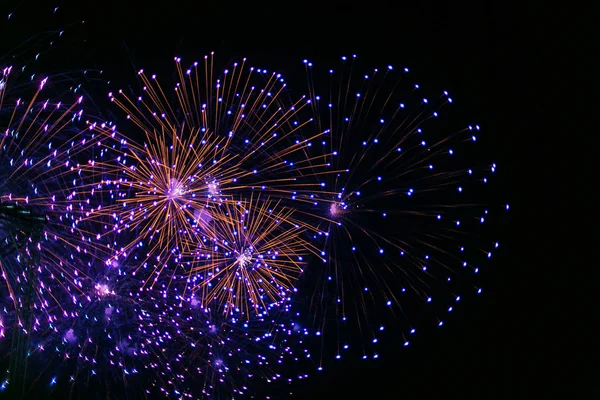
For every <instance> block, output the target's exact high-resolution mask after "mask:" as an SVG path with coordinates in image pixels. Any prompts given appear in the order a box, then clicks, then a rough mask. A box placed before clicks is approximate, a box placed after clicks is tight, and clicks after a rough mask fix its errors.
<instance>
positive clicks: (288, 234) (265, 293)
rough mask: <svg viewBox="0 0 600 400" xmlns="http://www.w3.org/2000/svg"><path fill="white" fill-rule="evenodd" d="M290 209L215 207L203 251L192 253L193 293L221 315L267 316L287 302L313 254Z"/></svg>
mask: <svg viewBox="0 0 600 400" xmlns="http://www.w3.org/2000/svg"><path fill="white" fill-rule="evenodd" d="M293 212H294V211H293V210H291V209H289V208H285V207H281V206H280V204H279V202H278V201H271V200H269V199H266V200H262V199H255V198H250V200H249V201H239V202H237V203H235V204H232V203H229V202H227V203H224V204H223V205H221V206H220V207H218V208H217V210H216V213H217V214H220V217H219V218H217V219H215V221H214V223H213V224H211V227H210V229H209V230H210V239H209V240H208V241H207V242H208V245H207V246H206V247H209V248H208V249H207V250H205V251H203V250H199V251H198V252H197V253H196V260H197V262H196V263H195V264H194V267H193V268H192V269H190V276H191V275H192V274H194V275H195V276H196V277H200V279H201V281H200V283H198V284H196V286H195V287H194V291H195V292H196V293H200V294H201V298H202V299H205V303H206V304H207V305H208V304H210V303H211V302H213V301H215V302H216V303H217V304H218V305H219V306H221V305H222V306H223V311H224V312H225V313H227V312H233V311H235V312H241V313H242V314H245V315H248V312H249V311H250V310H252V309H253V310H254V311H256V312H264V311H268V309H270V308H271V307H273V306H276V305H279V304H280V303H282V302H285V301H286V300H289V296H290V294H291V292H292V291H294V284H295V282H296V280H297V279H298V277H299V276H300V274H301V273H302V271H303V268H304V263H305V261H304V258H305V257H306V256H308V255H310V254H311V253H316V252H317V249H316V248H315V247H314V246H312V245H311V244H310V243H309V242H307V241H306V240H305V237H304V235H303V234H304V232H305V229H304V228H302V227H300V226H299V225H296V224H293V223H292V222H291V216H292V214H293Z"/></svg>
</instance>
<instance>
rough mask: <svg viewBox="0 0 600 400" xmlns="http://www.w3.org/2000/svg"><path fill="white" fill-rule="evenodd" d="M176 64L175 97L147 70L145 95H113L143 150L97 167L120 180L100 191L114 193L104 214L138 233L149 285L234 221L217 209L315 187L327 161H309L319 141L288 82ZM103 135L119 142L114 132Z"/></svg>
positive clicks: (107, 129)
mask: <svg viewBox="0 0 600 400" xmlns="http://www.w3.org/2000/svg"><path fill="white" fill-rule="evenodd" d="M176 65H177V71H178V74H179V79H180V82H179V83H178V84H177V85H176V86H175V90H174V97H175V99H171V98H170V97H169V96H168V95H167V94H165V90H164V89H163V88H162V87H161V86H160V85H159V84H158V82H157V78H156V76H155V75H152V76H150V77H148V76H147V75H146V74H145V73H144V72H143V71H140V73H139V76H140V78H141V80H142V82H143V84H144V87H143V91H142V92H143V93H142V95H141V96H139V97H137V98H134V99H132V98H131V97H129V96H127V95H125V94H124V93H123V92H121V91H119V92H118V93H115V94H112V93H111V94H110V97H111V100H112V101H113V102H114V103H116V104H117V105H118V106H119V107H120V108H121V109H122V110H123V111H124V112H125V113H126V116H127V119H128V120H130V121H132V122H133V124H134V125H133V127H131V126H128V127H127V130H132V129H135V130H137V132H138V133H133V136H138V137H139V136H142V137H143V142H144V144H143V145H140V144H137V143H136V142H135V141H133V140H131V141H127V143H126V144H125V145H124V146H123V147H122V148H121V149H120V152H121V153H120V154H118V155H116V156H115V157H114V163H113V164H105V165H94V168H102V169H103V171H106V174H107V176H110V177H112V178H111V179H107V180H104V181H103V182H102V186H103V189H104V190H108V191H112V192H114V195H115V201H114V202H113V204H112V205H111V204H109V205H106V206H104V207H103V208H102V210H97V212H96V215H98V216H100V217H101V216H102V215H112V216H113V219H114V224H116V225H119V227H118V228H117V229H121V230H127V231H129V232H135V238H136V241H135V243H140V242H142V243H143V245H144V247H145V248H146V249H147V254H148V260H149V259H150V257H152V262H153V263H155V264H156V268H155V270H154V271H153V274H149V275H148V276H147V280H146V283H145V285H144V286H148V285H152V284H153V282H154V280H155V279H156V278H157V277H158V276H160V275H161V274H163V272H164V266H165V265H166V263H167V261H169V260H171V259H176V260H177V261H182V257H183V256H182V254H189V253H192V250H193V249H194V248H195V247H196V244H197V243H200V242H202V240H203V236H204V235H205V233H206V230H205V228H206V225H207V224H210V223H211V222H213V221H217V220H219V219H224V218H225V219H228V217H226V216H224V214H223V213H222V212H219V211H218V210H219V208H218V207H217V206H218V205H220V204H227V203H231V202H233V203H235V202H236V201H237V200H236V199H237V198H238V197H239V196H244V197H246V198H248V197H249V196H251V194H252V192H253V191H261V192H264V193H265V195H267V196H270V197H272V198H274V199H277V198H283V197H289V196H291V194H292V193H294V192H297V191H298V190H299V191H300V192H301V193H304V192H306V191H307V190H309V189H310V186H311V185H313V182H312V180H307V179H305V177H306V176H310V175H311V174H313V173H314V172H311V171H314V169H315V168H316V167H315V166H316V165H318V164H319V162H318V159H312V160H309V159H307V158H306V148H308V147H310V146H311V140H313V139H314V138H315V137H319V136H320V135H321V134H320V133H315V134H314V135H313V136H312V137H310V138H305V137H302V136H301V135H300V134H299V132H300V130H301V128H302V127H303V126H304V125H306V123H307V122H308V121H302V120H298V118H296V116H297V114H298V113H299V111H301V110H302V109H303V108H305V107H306V105H307V103H306V101H305V100H304V99H303V98H302V97H300V99H299V100H298V101H293V102H286V99H287V97H286V96H284V95H283V94H285V93H286V92H285V88H286V85H285V83H284V82H283V78H281V75H279V74H276V73H268V72H267V71H265V70H261V69H254V68H252V67H248V66H247V65H246V62H245V60H244V61H242V62H241V63H239V64H238V63H234V64H233V65H232V66H231V69H226V70H224V72H223V73H222V75H221V76H220V77H218V78H216V73H215V72H214V67H213V59H212V56H210V57H209V56H207V57H205V59H204V63H194V65H193V66H192V67H191V68H190V69H189V70H186V71H185V72H184V71H183V70H182V69H181V66H180V60H179V59H176ZM95 130H96V131H97V132H99V133H100V134H104V135H107V136H111V135H114V132H115V131H116V127H115V126H114V125H112V126H108V125H96V126H95ZM140 134H141V135H140ZM319 157H320V156H319ZM135 243H134V242H132V243H131V244H130V245H129V246H133V245H135ZM163 275H164V274H163ZM171 276H172V275H171Z"/></svg>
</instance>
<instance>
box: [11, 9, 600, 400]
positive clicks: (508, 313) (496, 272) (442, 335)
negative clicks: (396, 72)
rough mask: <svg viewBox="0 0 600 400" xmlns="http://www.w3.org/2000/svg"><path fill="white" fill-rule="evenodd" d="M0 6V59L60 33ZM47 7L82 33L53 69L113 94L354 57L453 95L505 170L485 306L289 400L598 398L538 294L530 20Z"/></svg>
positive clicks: (508, 12)
mask: <svg viewBox="0 0 600 400" xmlns="http://www.w3.org/2000/svg"><path fill="white" fill-rule="evenodd" d="M2 3H3V4H2V7H0V11H1V15H0V17H1V18H2V19H3V21H2V22H1V23H0V26H2V28H1V32H2V43H1V47H0V48H1V49H2V51H4V50H5V49H6V48H10V46H11V45H8V43H11V44H12V45H14V44H17V43H19V42H20V41H21V39H23V38H25V37H27V36H28V35H29V36H30V35H31V34H32V33H34V32H36V31H37V28H36V26H37V27H38V28H39V29H45V28H46V27H50V26H57V25H59V24H57V23H56V22H55V21H53V22H48V21H47V20H46V18H47V17H48V15H51V14H52V11H51V10H52V8H54V6H55V5H54V3H52V7H50V5H44V6H39V7H36V4H37V3H36V2H33V1H31V2H27V1H25V2H22V4H20V5H19V6H18V7H16V8H15V7H14V5H13V4H11V5H10V7H5V5H4V3H5V1H3V2H2ZM39 3H42V2H39ZM55 3H56V5H60V7H61V8H60V11H59V13H58V14H57V20H58V21H64V23H68V22H75V21H78V20H85V24H84V26H83V27H77V30H80V31H81V36H80V37H79V38H78V39H81V38H85V43H80V42H81V41H80V40H78V39H75V38H70V39H69V40H73V45H72V46H73V48H78V49H83V51H80V52H77V53H76V54H75V55H72V56H70V57H69V58H66V59H62V60H61V61H60V63H64V65H55V64H53V67H55V68H56V70H57V71H58V70H60V69H63V68H82V66H83V67H86V68H89V69H102V70H104V71H105V72H104V73H105V74H106V75H108V76H110V77H111V79H112V80H113V84H111V87H113V88H114V87H117V86H120V84H121V82H122V84H123V85H125V84H126V82H130V81H132V78H133V77H134V73H135V71H136V70H137V69H139V68H142V67H143V68H145V69H147V70H149V71H158V72H159V73H160V71H165V73H166V74H169V73H170V72H169V71H172V59H173V57H174V56H176V55H177V56H180V57H182V58H184V60H187V61H193V59H194V58H195V57H198V56H200V55H204V54H205V53H207V52H210V51H215V52H216V54H217V55H218V56H219V57H222V60H225V61H226V60H228V57H230V56H244V57H248V58H250V59H251V60H253V61H256V64H261V65H264V66H268V67H269V68H271V69H276V70H280V71H282V72H283V73H284V74H285V71H286V70H288V69H289V68H291V67H290V66H291V65H294V66H296V65H297V64H298V62H299V61H300V60H302V59H303V58H310V59H314V60H325V61H327V60H336V59H337V58H338V57H339V56H340V55H343V54H358V55H359V57H361V58H363V59H368V60H369V63H371V64H379V63H391V64H395V65H409V66H410V67H411V69H412V70H413V71H414V72H415V73H416V74H417V76H419V77H422V78H423V79H422V81H423V82H427V85H428V86H430V87H434V88H442V87H443V88H448V90H449V91H451V92H452V94H453V96H454V97H455V98H456V99H457V100H459V103H460V109H458V110H456V109H455V110H453V112H456V113H458V114H459V117H462V115H464V116H465V119H475V120H477V121H478V122H479V124H481V125H482V126H484V127H485V137H486V138H485V139H486V140H485V144H484V145H483V146H484V148H483V149H485V151H486V152H487V153H488V154H489V155H491V158H492V159H493V160H495V161H496V162H497V163H498V164H499V165H500V166H501V173H500V174H499V176H498V177H497V179H496V180H495V182H494V185H497V186H498V187H500V188H501V192H502V193H503V195H504V196H505V200H506V201H507V202H509V203H510V204H511V209H512V213H510V214H509V215H508V218H507V219H506V221H504V223H503V225H502V226H503V227H502V232H501V235H500V242H501V243H502V249H501V251H499V252H497V257H496V258H495V260H493V261H492V262H491V264H490V265H489V266H488V267H487V268H486V271H485V276H484V278H483V279H484V284H483V287H484V289H485V295H482V296H481V297H479V298H476V299H474V301H470V302H469V303H468V304H467V303H465V304H463V307H462V308H461V310H460V311H458V312H457V313H455V314H454V315H453V316H452V318H449V319H448V321H447V324H446V325H445V326H444V328H443V329H439V330H435V331H432V332H431V333H428V334H426V335H423V336H421V337H419V338H418V340H415V341H414V345H412V346H411V347H410V348H408V349H405V348H401V347H400V346H394V345H393V343H391V342H386V343H385V344H384V345H383V346H384V349H385V351H384V349H382V350H381V352H380V353H381V355H382V357H381V358H380V360H379V361H378V362H377V363H374V364H369V367H360V365H361V364H359V365H358V366H356V367H355V366H352V365H349V366H348V367H344V365H342V366H340V367H336V368H329V369H328V371H327V372H324V373H322V374H321V375H317V374H313V375H312V376H311V378H310V379H309V380H308V381H305V382H303V384H302V385H300V384H296V385H294V386H293V387H292V388H291V389H292V390H293V392H294V393H295V394H296V395H297V396H295V397H294V398H311V399H314V400H316V399H326V398H337V396H340V397H339V398H365V399H367V398H369V399H380V398H381V399H388V398H389V399H396V398H405V399H412V398H420V399H427V398H449V399H451V398H482V399H486V398H547V397H548V396H551V395H555V394H565V395H569V397H570V398H599V397H600V392H599V391H598V386H597V384H596V385H592V381H591V380H589V381H581V382H577V383H574V382H573V380H572V376H571V373H569V372H565V371H564V370H565V368H568V367H566V365H565V363H564V362H563V361H562V360H563V359H564V357H563V356H564V354H563V350H562V348H561V347H560V346H558V343H557V342H558V341H560V339H559V338H557V337H556V336H560V334H559V333H557V332H554V331H561V330H563V329H565V325H566V322H556V321H555V322H554V323H553V322H552V320H555V319H556V317H557V315H560V314H562V315H567V316H568V312H567V311H568V310H561V309H560V308H556V300H555V299H554V298H552V296H551V294H552V291H551V290H550V289H548V286H549V280H550V279H551V277H552V276H553V275H554V274H553V273H552V272H550V271H552V270H554V268H555V263H556V260H555V259H554V258H553V257H552V254H553V253H552V251H551V248H550V247H548V246H549V244H550V243H553V242H554V241H555V240H556V239H555V238H553V237H552V234H551V232H552V231H551V229H549V227H550V222H549V220H548V219H547V218H546V217H547V213H548V212H550V211H551V208H552V206H551V205H550V204H549V203H548V201H546V200H545V199H547V198H548V197H550V196H552V190H553V189H552V187H553V185H552V184H551V181H552V178H551V177H548V176H547V175H545V173H544V168H543V164H544V162H543V159H544V158H545V154H546V153H547V152H549V151H550V150H549V146H550V145H549V141H550V139H549V137H548V135H547V132H546V131H545V129H542V124H541V123H540V120H541V119H543V118H545V117H542V115H543V113H544V106H543V99H544V97H545V96H546V91H547V88H546V82H544V80H543V79H540V71H541V69H542V68H543V66H544V65H545V64H546V63H548V62H549V56H548V55H547V53H546V51H547V43H545V38H544V35H543V34H542V33H541V31H540V30H539V29H538V18H540V17H539V16H538V15H537V14H536V12H535V11H533V10H525V9H521V8H518V9H509V8H508V7H504V6H499V5H497V4H488V2H481V3H480V4H477V5H464V4H462V5H457V4H454V3H455V2H442V4H433V3H431V2H411V3H410V5H403V6H399V5H396V4H395V2H376V1H374V2H365V3H364V4H363V5H360V6H359V5H356V6H351V5H349V3H348V2H345V3H340V5H339V6H337V7H334V6H331V7H329V6H324V5H323V2H321V3H320V4H319V3H315V4H314V5H309V4H308V3H304V2H296V3H289V4H288V3H284V2H281V3H279V4H276V5H274V4H267V3H258V2H253V3H252V4H248V3H246V4H244V5H243V6H241V7H240V6H237V5H236V3H235V2H229V3H228V4H222V5H220V6H218V7H217V6H212V5H209V6H205V5H204V3H207V4H208V3H213V2H198V4H201V5H200V6H191V5H183V2H159V3H156V5H150V2H139V3H138V5H136V6H135V7H134V6H132V5H131V6H130V5H127V6H126V5H125V3H129V2H125V1H121V2H112V1H103V2H93V3H94V5H93V6H84V5H82V4H83V3H84V2H80V4H76V3H74V2H73V4H61V3H60V2H55ZM132 3H134V2H132ZM341 4H344V5H343V6H342V5H341ZM7 10H13V11H14V17H13V18H14V19H13V20H11V21H10V27H9V26H8V24H7V28H10V29H6V28H5V27H4V24H5V23H6V19H5V16H6V15H7V14H8V13H9V12H10V11H7ZM25 24H28V25H29V26H25ZM7 38H8V40H7ZM106 75H105V76H106ZM113 85H114V86H113ZM96 90H98V93H102V90H104V88H102V87H100V85H98V88H97V89H96ZM483 149H482V150H483ZM544 271H545V272H544ZM563 307H564V306H563ZM595 364H597V363H595ZM580 392H581V395H584V396H585V397H580V395H579V393H580ZM342 394H343V396H342ZM57 398H60V395H59V396H58V397H57ZM90 398H96V397H90ZM274 398H277V397H274Z"/></svg>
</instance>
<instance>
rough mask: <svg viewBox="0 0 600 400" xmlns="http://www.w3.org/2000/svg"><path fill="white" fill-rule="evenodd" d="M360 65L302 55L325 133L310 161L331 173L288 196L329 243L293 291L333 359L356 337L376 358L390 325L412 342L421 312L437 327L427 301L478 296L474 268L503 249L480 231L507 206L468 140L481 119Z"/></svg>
mask: <svg viewBox="0 0 600 400" xmlns="http://www.w3.org/2000/svg"><path fill="white" fill-rule="evenodd" d="M357 64H359V63H358V62H357V61H356V60H355V57H349V58H346V57H343V58H342V65H341V66H340V67H339V68H337V69H335V70H333V69H330V70H321V71H320V70H319V69H315V68H316V67H314V68H313V65H312V63H311V62H309V61H305V66H306V70H307V77H308V83H309V96H308V98H309V103H310V105H311V112H312V115H313V118H312V121H313V122H314V126H313V127H312V131H314V132H324V135H323V136H322V137H321V138H320V140H321V143H320V144H321V146H319V147H318V148H317V147H316V146H313V148H311V149H309V150H308V158H309V159H313V158H317V157H318V156H317V154H318V153H319V152H321V153H322V154H323V159H324V160H325V165H326V166H327V168H329V169H331V170H332V171H334V172H333V173H319V174H315V175H313V176H312V177H311V178H312V179H314V181H315V183H316V184H318V185H317V186H316V187H318V188H319V190H313V191H311V192H309V193H303V194H298V195H297V196H294V197H293V200H294V201H295V203H286V205H288V206H291V207H295V208H296V216H298V215H301V218H298V217H296V218H297V219H296V222H295V223H297V224H299V225H301V226H303V227H304V228H305V229H306V230H307V231H308V232H312V238H313V240H314V243H315V246H322V248H323V249H324V251H323V253H322V257H321V258H322V260H323V264H322V266H321V267H320V268H319V270H318V271H317V270H315V269H312V270H311V267H308V268H307V270H308V271H309V272H312V274H311V273H309V275H310V276H309V277H308V278H307V279H305V280H303V281H302V282H301V283H300V285H299V286H298V290H299V291H300V292H302V293H303V294H304V296H308V297H309V299H310V302H309V303H310V306H309V308H308V315H311V316H312V318H311V325H312V326H314V328H315V332H314V334H315V335H318V336H320V337H321V338H319V342H320V341H323V343H327V345H325V348H323V349H322V351H323V352H324V353H325V354H326V355H327V357H328V356H334V357H335V358H338V359H339V358H342V354H343V353H345V352H347V351H350V350H348V349H349V348H351V346H350V345H349V343H350V341H352V340H355V341H356V338H357V337H361V338H362V340H360V345H359V346H356V348H358V349H359V351H358V354H357V355H358V356H359V357H360V358H363V359H368V358H372V357H375V358H377V357H378V356H377V343H378V341H379V339H378V338H379V336H380V335H382V334H383V333H382V332H381V331H383V330H384V329H385V325H389V324H391V325H395V326H397V327H399V329H401V335H402V337H403V339H402V340H401V342H402V343H404V344H405V345H408V343H409V337H410V335H411V334H413V333H415V331H416V329H415V326H414V321H415V320H422V319H423V315H424V314H425V313H427V314H431V313H434V315H436V317H435V324H436V325H439V326H442V325H443V318H444V317H443V316H440V315H439V309H436V311H432V310H433V309H434V308H432V307H433V306H431V305H430V303H432V302H434V300H432V299H434V298H435V302H437V303H440V304H441V305H442V306H444V305H445V311H446V312H451V311H452V310H453V307H455V304H454V303H456V302H459V301H460V299H461V296H462V297H464V296H465V295H467V294H469V293H473V294H475V293H480V292H481V289H480V287H479V286H477V284H476V281H474V280H473V279H472V275H476V274H477V273H478V272H479V271H480V266H481V264H482V263H485V262H486V260H487V259H488V258H490V257H491V256H492V253H493V251H494V249H495V248H497V247H498V243H497V242H495V241H493V240H487V239H485V234H484V231H483V230H482V228H483V225H485V223H486V222H487V221H488V220H489V219H490V217H491V213H492V212H493V211H498V210H500V211H501V210H502V208H504V207H503V206H499V205H497V204H498V201H497V200H496V199H492V198H491V196H487V197H486V196H485V194H486V193H487V190H488V188H487V186H489V179H490V178H491V176H492V175H493V174H494V173H495V172H496V169H497V166H496V164H494V163H487V162H486V160H484V157H481V155H480V154H477V153H476V151H477V150H473V149H472V147H473V146H475V145H476V142H477V139H478V136H477V135H478V133H479V131H480V127H479V126H478V125H471V126H467V127H463V126H460V123H457V122H456V121H454V120H453V119H452V118H451V117H449V113H448V111H449V108H450V107H451V105H452V103H453V100H452V98H451V97H450V95H449V94H448V92H446V91H443V92H441V93H439V95H437V96H434V97H433V98H428V97H426V95H425V94H424V93H423V90H422V89H421V87H420V86H419V85H418V84H415V83H414V82H412V81H411V79H410V76H409V75H408V69H402V70H400V71H396V70H395V69H394V68H393V67H392V66H387V67H384V68H380V69H370V70H364V69H361V67H360V65H357ZM311 126H312V125H311ZM307 129H311V128H310V127H307ZM310 132H311V131H309V132H307V133H305V135H308V136H310ZM292 222H293V223H294V221H292ZM315 268H316V267H315ZM465 291H466V293H465ZM425 306H428V307H429V308H430V310H428V309H427V308H425ZM379 307H383V308H389V309H390V311H391V313H390V314H389V315H390V316H385V315H386V314H383V313H381V312H376V311H374V310H377V308H379ZM331 337H334V338H335V339H334V340H331V341H330V340H329V339H331ZM327 338H329V339H327ZM364 342H366V344H363V343H364ZM323 357H325V355H324V356H323ZM320 367H321V366H320V365H319V368H320Z"/></svg>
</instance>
